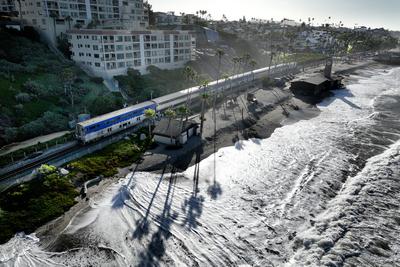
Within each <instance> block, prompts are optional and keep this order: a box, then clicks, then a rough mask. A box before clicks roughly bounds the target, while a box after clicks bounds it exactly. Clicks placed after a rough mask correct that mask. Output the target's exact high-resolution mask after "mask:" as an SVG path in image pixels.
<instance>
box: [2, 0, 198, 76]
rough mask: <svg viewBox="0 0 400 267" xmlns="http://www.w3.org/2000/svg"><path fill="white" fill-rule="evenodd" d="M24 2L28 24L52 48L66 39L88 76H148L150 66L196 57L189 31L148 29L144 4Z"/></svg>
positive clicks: (129, 0) (118, 0) (120, 0)
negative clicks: (130, 71)
mask: <svg viewBox="0 0 400 267" xmlns="http://www.w3.org/2000/svg"><path fill="white" fill-rule="evenodd" d="M0 1H6V0H0ZM21 1H22V2H21V3H22V5H21V14H22V18H23V21H24V24H25V25H30V26H33V27H34V28H36V29H37V30H38V31H39V33H40V34H41V36H42V37H43V38H44V39H45V40H46V41H47V42H48V43H49V44H52V45H53V46H55V45H56V44H57V38H58V37H59V36H62V37H68V42H69V43H70V45H71V46H70V50H71V52H72V59H73V60H74V61H75V62H77V64H79V65H80V66H81V67H82V68H83V69H84V70H85V71H87V72H88V73H90V74H92V75H95V76H100V77H103V78H104V79H106V80H109V81H110V80H111V79H112V77H114V76H116V75H123V74H126V73H127V70H128V69H129V68H133V69H136V70H139V71H140V72H141V73H146V71H147V68H148V66H150V65H154V66H156V67H159V68H162V69H172V68H178V67H182V66H183V65H184V64H185V63H186V62H188V61H190V60H191V59H192V55H193V54H194V46H195V40H194V37H193V35H192V34H191V33H190V32H188V31H169V32H168V31H160V30H147V29H148V26H149V16H148V14H147V12H148V10H147V8H146V6H145V3H144V1H143V0H21ZM170 15H171V17H172V18H174V20H175V19H176V18H177V16H175V15H174V14H173V13H171V14H169V15H168V16H170Z"/></svg>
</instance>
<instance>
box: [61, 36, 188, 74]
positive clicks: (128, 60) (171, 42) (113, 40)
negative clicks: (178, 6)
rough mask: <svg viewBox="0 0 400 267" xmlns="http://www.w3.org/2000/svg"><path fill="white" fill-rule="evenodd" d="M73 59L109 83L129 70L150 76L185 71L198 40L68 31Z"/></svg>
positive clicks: (179, 37) (183, 37)
mask: <svg viewBox="0 0 400 267" xmlns="http://www.w3.org/2000/svg"><path fill="white" fill-rule="evenodd" d="M68 34H69V36H70V37H69V38H70V39H69V42H70V43H71V51H72V59H73V60H74V61H75V62H77V63H78V64H79V65H80V66H81V67H82V68H84V69H85V70H87V71H89V72H91V73H92V74H93V75H96V76H101V77H103V78H104V79H110V78H112V77H113V76H116V75H124V74H126V73H127V70H128V69H129V68H133V69H136V70H139V71H140V72H141V73H146V72H147V67H149V66H150V65H154V66H157V67H159V68H162V69H173V68H179V67H183V66H184V64H185V63H186V62H188V61H190V60H191V59H192V55H193V50H194V47H195V40H194V37H193V35H192V33H191V32H189V31H157V30H155V31H128V30H96V29H85V30H71V31H68Z"/></svg>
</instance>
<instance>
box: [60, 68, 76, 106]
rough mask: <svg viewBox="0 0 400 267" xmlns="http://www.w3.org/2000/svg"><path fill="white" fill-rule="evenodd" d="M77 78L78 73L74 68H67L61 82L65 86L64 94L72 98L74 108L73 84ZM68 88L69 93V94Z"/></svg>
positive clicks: (62, 74)
mask: <svg viewBox="0 0 400 267" xmlns="http://www.w3.org/2000/svg"><path fill="white" fill-rule="evenodd" d="M75 78H76V73H75V72H74V70H73V69H72V68H66V69H64V70H63V71H62V72H61V80H62V82H63V84H64V94H65V95H67V94H68V93H69V94H70V96H71V105H72V108H74V95H73V92H72V84H73V82H74V80H75ZM67 88H68V93H67Z"/></svg>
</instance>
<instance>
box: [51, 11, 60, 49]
mask: <svg viewBox="0 0 400 267" xmlns="http://www.w3.org/2000/svg"><path fill="white" fill-rule="evenodd" d="M50 17H51V18H52V19H53V31H54V42H57V31H56V19H57V18H58V16H57V14H56V13H53V12H52V13H51V14H50Z"/></svg>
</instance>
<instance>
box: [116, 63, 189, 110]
mask: <svg viewBox="0 0 400 267" xmlns="http://www.w3.org/2000/svg"><path fill="white" fill-rule="evenodd" d="M148 71H149V74H147V75H140V73H139V72H138V71H137V70H133V69H129V70H128V75H126V76H117V77H116V79H117V80H118V82H119V85H120V87H121V88H122V89H123V90H124V91H125V92H126V93H127V94H128V96H129V97H130V98H131V102H132V103H136V102H142V101H146V100H149V99H150V98H151V96H153V98H155V97H159V96H163V95H166V94H170V93H174V92H177V91H180V90H183V89H185V88H188V87H191V86H194V85H195V82H194V81H193V80H188V79H186V77H185V74H184V70H182V69H175V70H161V69H159V68H157V67H155V66H150V67H149V68H148Z"/></svg>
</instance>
